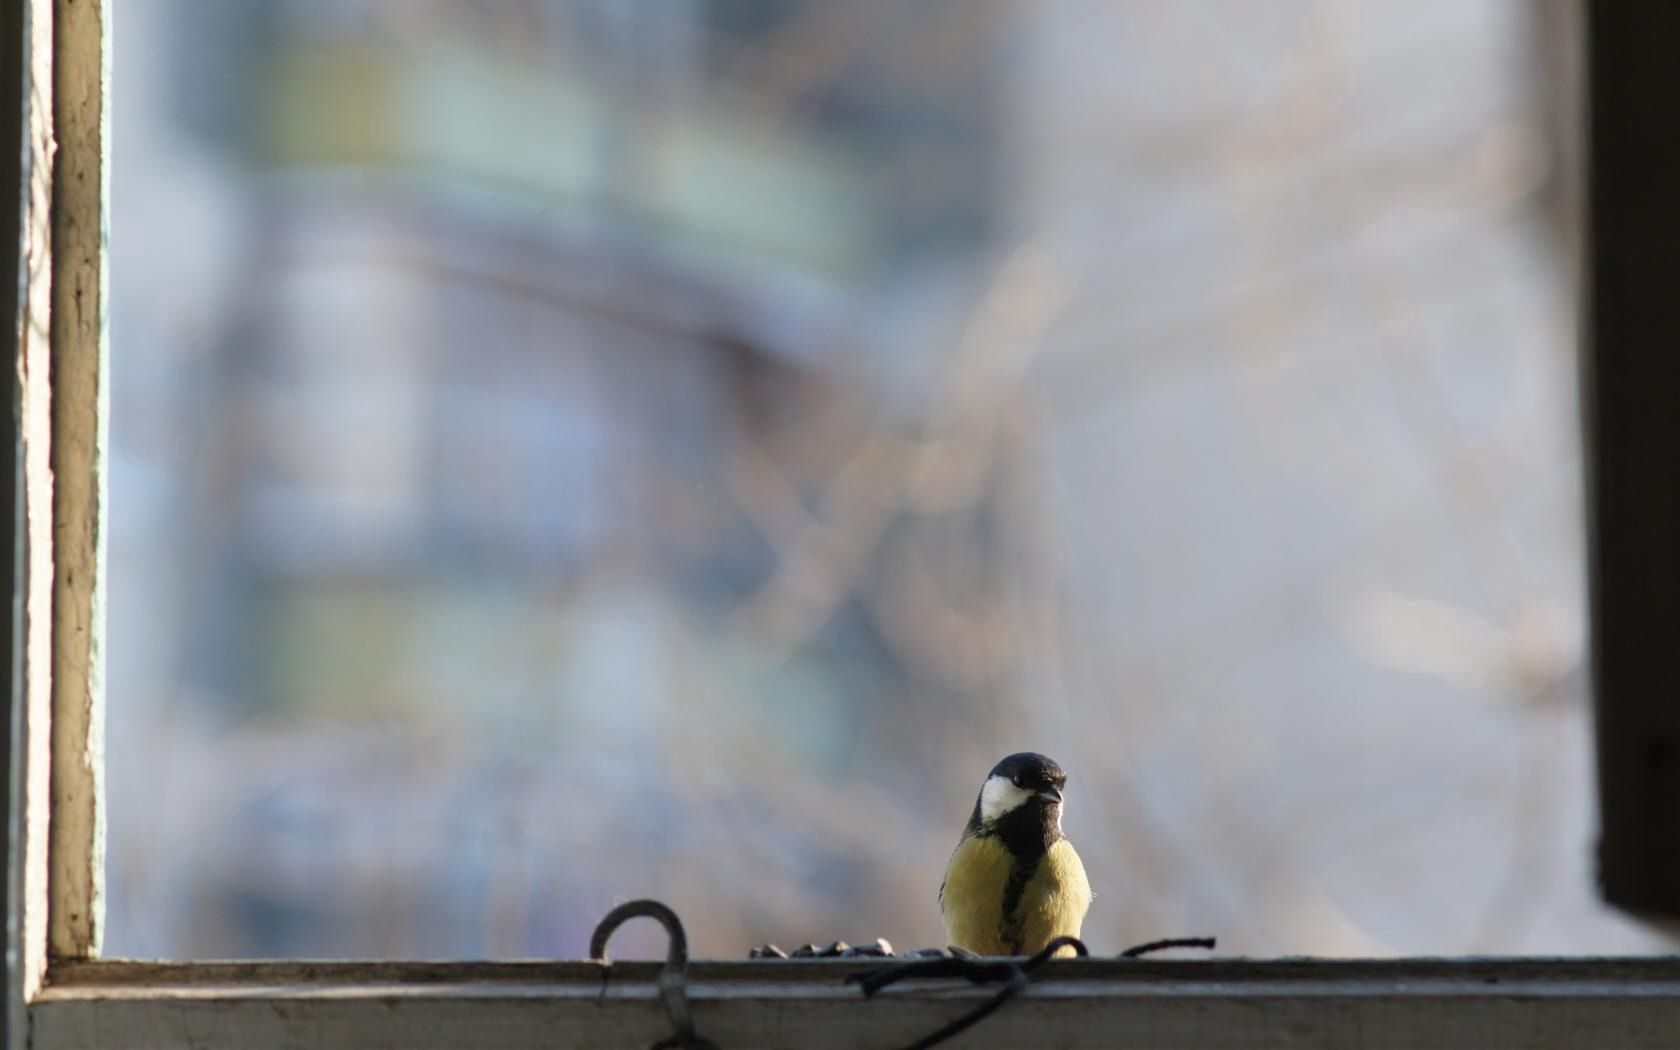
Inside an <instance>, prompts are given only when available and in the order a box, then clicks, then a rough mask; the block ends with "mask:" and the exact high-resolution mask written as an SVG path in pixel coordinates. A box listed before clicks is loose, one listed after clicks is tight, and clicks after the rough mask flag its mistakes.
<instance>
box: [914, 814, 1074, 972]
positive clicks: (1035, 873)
mask: <svg viewBox="0 0 1680 1050" xmlns="http://www.w3.org/2000/svg"><path fill="white" fill-rule="evenodd" d="M1021 863H1025V864H1029V865H1031V867H1032V870H1031V871H1030V873H1028V874H1027V878H1026V882H1025V885H1024V886H1023V887H1022V889H1021V891H1020V896H1019V898H1018V899H1017V900H1016V902H1015V904H1014V907H1012V908H1011V909H1010V910H1009V912H1008V913H1007V914H1006V913H1005V911H1004V907H1005V897H1006V896H1007V895H1008V890H1009V884H1010V879H1011V876H1012V875H1014V874H1015V870H1016V866H1017V864H1021ZM939 905H940V910H941V911H942V912H943V913H944V916H945V939H946V941H947V942H948V943H950V944H954V945H956V946H958V947H961V948H967V949H968V950H969V951H972V952H977V953H979V954H981V955H1016V954H1019V955H1032V954H1034V953H1036V952H1038V951H1039V950H1040V949H1042V948H1043V947H1044V946H1045V945H1046V944H1048V943H1049V942H1050V941H1051V940H1052V939H1053V938H1056V937H1061V936H1069V937H1077V936H1079V931H1080V928H1081V927H1082V926H1083V925H1084V921H1085V912H1086V911H1087V910H1088V909H1089V908H1090V906H1091V884H1090V882H1089V881H1088V880H1087V879H1086V877H1085V866H1084V865H1083V864H1081V863H1080V861H1079V854H1078V853H1076V852H1074V848H1073V844H1072V843H1071V842H1068V841H1067V840H1066V839H1061V840H1059V841H1057V842H1055V843H1052V844H1051V846H1050V848H1049V850H1048V851H1046V852H1045V854H1044V855H1043V856H1042V857H1040V858H1038V859H1037V860H1036V861H1027V862H1022V861H1018V860H1017V859H1016V857H1015V855H1014V854H1012V853H1010V852H1009V850H1008V849H1006V848H1005V847H1004V845H1003V843H1002V842H1000V841H999V840H998V839H997V838H995V837H980V836H967V837H965V838H964V839H963V840H962V841H961V842H959V843H958V844H957V849H956V852H954V853H952V854H951V861H950V863H949V864H947V865H946V868H945V884H944V886H943V887H942V888H941V890H940V892H939Z"/></svg>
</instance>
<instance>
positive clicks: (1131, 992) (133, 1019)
mask: <svg viewBox="0 0 1680 1050" xmlns="http://www.w3.org/2000/svg"><path fill="white" fill-rule="evenodd" d="M869 966H870V963H869V962H868V961H856V960H835V961H826V960H824V961H810V962H796V963H787V962H774V963H758V962H740V963H715V962H714V963H697V964H695V965H694V966H693V967H692V968H691V971H690V976H689V987H690V992H691V1002H692V1007H693V1012H694V1018H695V1024H696V1028H697V1030H698V1031H699V1033H700V1034H701V1035H703V1036H705V1037H706V1038H708V1039H711V1040H713V1041H714V1042H716V1043H717V1044H718V1045H719V1046H721V1047H726V1048H739V1047H765V1046H800V1047H811V1048H823V1047H876V1046H879V1047H893V1046H900V1045H903V1044H905V1043H907V1042H909V1041H910V1040H912V1039H914V1038H916V1037H918V1036H920V1035H923V1034H926V1033H927V1032H930V1031H932V1030H933V1029H935V1028H936V1027H938V1026H939V1025H941V1024H943V1023H945V1022H946V1021H949V1020H951V1019H952V1018H954V1017H956V1016H957V1015H959V1014H961V1013H963V1012H965V1011H966V1010H968V1009H970V1008H972V1007H973V1006H974V1005H975V1004H976V1003H978V1002H979V1001H980V999H982V998H983V997H985V996H987V995H989V994H991V993H990V991H989V990H988V989H984V988H974V987H971V986H968V985H958V984H953V983H949V982H938V983H932V982H920V983H918V984H915V985H906V986H904V987H903V988H895V989H891V990H889V991H887V992H885V993H883V994H882V995H881V996H880V997H879V998H877V999H875V1000H873V1001H864V1000H862V998H861V996H860V994H859V993H858V992H857V991H856V990H855V989H854V988H851V987H849V986H847V985H845V984H844V983H843V982H842V978H843V977H844V976H845V975H846V974H847V973H851V972H856V971H859V970H863V969H867V968H869ZM658 970H659V967H658V964H655V963H618V964H615V965H614V966H613V967H612V968H611V971H610V973H609V972H608V971H606V970H605V969H603V968H602V967H601V966H599V965H597V964H593V963H484V964H424V963H391V964H382V963H315V964H311V963H220V964H152V963H115V962H110V963H106V962H98V963H80V964H70V965H66V966H62V967H59V968H57V969H55V970H54V971H53V973H52V975H51V977H50V980H49V987H48V989H47V990H46V991H45V992H44V993H43V994H42V995H41V996H40V997H39V999H38V1000H37V1001H36V1002H35V1003H34V1004H33V1006H32V1010H31V1019H32V1028H33V1031H32V1039H31V1045H32V1046H33V1047H35V1048H36V1050H55V1048H70V1047H75V1048H84V1050H98V1048H101V1047H126V1048H147V1047H160V1048H161V1047H181V1046H195V1047H196V1046H216V1047H222V1046H227V1047H304V1046H311V1047H313V1046H344V1047H351V1046H355V1047H393V1048H394V1047H413V1048H419V1050H441V1048H446V1047H450V1048H453V1047H486V1048H497V1047H509V1048H511V1047H609V1046H610V1047H617V1046H648V1045H652V1044H653V1043H654V1042H656V1041H657V1040H659V1039H661V1038H663V1037H664V1036H665V1035H667V1034H668V1026H667V1025H666V1022H665V1017H664V1014H663V1012H662V1009H661V1007H660V1005H659V1002H658V1000H657V996H656V991H655V984H654V978H655V976H656V975H657V973H658ZM1677 1039H1680V960H1675V959H1643V960H1641V959H1628V960H1618V959H1576V960H1535V959H1521V960H1505V959H1483V960H1478V959H1471V960H1460V961H1438V960H1428V959H1422V960H1418V959H1413V960H1392V961H1336V962H1331V961H1314V960H1274V961H1264V962H1259V961H1247V960H1213V961H1184V962H1179V961H1172V962H1148V961H1117V960H1090V961H1067V962H1062V963H1057V964H1055V965H1054V966H1053V968H1052V970H1051V971H1049V973H1048V974H1047V975H1046V976H1044V977H1041V978H1039V979H1035V980H1034V982H1033V984H1032V986H1031V987H1030V988H1029V989H1028V991H1027V992H1026V993H1025V995H1024V996H1023V997H1022V998H1021V999H1019V1000H1017V1001H1016V1002H1013V1003H1010V1004H1008V1005H1006V1006H1005V1007H1004V1008H1003V1009H1002V1010H1001V1011H1000V1012H998V1013H997V1014H996V1015H994V1016H993V1017H991V1018H989V1019H987V1020H985V1021H983V1022H981V1024H979V1025H978V1026H976V1027H975V1028H973V1029H971V1030H970V1031H968V1032H966V1033H964V1034H963V1036H961V1037H959V1038H958V1039H956V1040H954V1041H953V1042H952V1043H950V1044H948V1045H950V1046H953V1047H999V1046H1025V1045H1032V1046H1057V1047H1099V1046H1100V1047H1152V1048H1174V1047H1181V1048H1191V1047H1195V1048H1237V1047H1245V1048H1246V1047H1282V1048H1288V1047H1337V1048H1353V1050H1357V1048H1374V1047H1412V1046H1416V1047H1429V1048H1432V1050H1441V1048H1454V1047H1462V1048H1471V1047H1474V1048H1477V1050H1488V1048H1496V1047H1536V1048H1548V1047H1558V1048H1565V1047H1567V1048H1571V1050H1573V1048H1577V1047H1585V1046H1605V1047H1608V1046H1614V1047H1620V1048H1641V1047H1653V1048H1654V1047H1673V1046H1675V1045H1676V1044H1677Z"/></svg>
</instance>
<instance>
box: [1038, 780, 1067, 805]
mask: <svg viewBox="0 0 1680 1050" xmlns="http://www.w3.org/2000/svg"><path fill="white" fill-rule="evenodd" d="M1038 797H1039V798H1047V799H1049V800H1050V801H1051V802H1060V801H1061V800H1062V789H1061V788H1059V787H1057V786H1056V785H1054V784H1050V785H1048V786H1046V787H1044V788H1041V789H1040V790H1039V792H1038Z"/></svg>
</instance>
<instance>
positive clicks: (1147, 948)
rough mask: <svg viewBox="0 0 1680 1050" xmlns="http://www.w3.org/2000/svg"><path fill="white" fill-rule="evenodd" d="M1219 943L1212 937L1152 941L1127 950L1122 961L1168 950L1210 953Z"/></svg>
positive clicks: (1169, 938)
mask: <svg viewBox="0 0 1680 1050" xmlns="http://www.w3.org/2000/svg"><path fill="white" fill-rule="evenodd" d="M1218 946H1219V942H1218V941H1217V940H1215V939H1214V938H1212V937H1168V938H1167V939H1166V940H1164V941H1150V942H1149V943H1148V944H1139V945H1136V946H1134V947H1131V948H1127V949H1126V950H1125V951H1123V952H1121V953H1120V958H1122V959H1136V958H1137V957H1138V956H1140V955H1148V954H1149V953H1150V952H1164V951H1166V950H1167V949H1168V948H1206V949H1207V950H1209V951H1212V950H1213V949H1215V948H1217V947H1218Z"/></svg>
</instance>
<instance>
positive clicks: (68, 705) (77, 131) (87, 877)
mask: <svg viewBox="0 0 1680 1050" xmlns="http://www.w3.org/2000/svg"><path fill="white" fill-rule="evenodd" d="M53 14H54V20H53V34H54V38H53V81H54V94H53V98H54V103H53V128H54V134H55V136H56V138H57V144H58V156H57V161H56V169H55V172H54V176H53V183H54V191H53V192H54V212H53V283H52V287H53V295H52V305H53V310H52V383H53V399H52V400H53V406H52V468H53V474H54V487H53V546H52V550H53V558H54V566H53V568H54V575H53V645H52V705H53V715H52V751H53V760H52V763H53V764H52V807H53V808H52V830H51V835H52V841H51V854H50V855H51V867H52V876H51V892H52V901H51V906H50V908H49V910H48V920H49V923H50V928H49V940H48V950H49V952H50V954H51V955H52V957H53V958H59V959H81V958H87V957H89V956H92V955H97V954H98V951H99V941H100V936H101V932H102V925H103V923H102V918H103V916H102V914H101V913H102V911H103V892H102V886H103V876H104V867H105V865H104V858H103V853H104V839H105V834H104V830H105V829H104V807H103V805H102V798H101V791H102V788H101V785H102V782H103V767H104V711H103V703H104V700H103V695H102V694H103V692H104V683H103V673H102V667H103V655H102V652H101V647H102V643H103V635H104V620H105V530H104V520H103V519H104V509H105V468H104V462H103V457H104V449H105V444H106V425H105V420H106V411H105V409H106V367H105V362H106V265H105V240H106V224H107V219H106V217H107V214H108V208H107V203H108V200H109V193H108V192H107V182H108V177H107V176H108V171H107V169H108V165H107V163H106V156H107V142H108V126H109V111H110V105H109V97H108V96H109V89H108V85H109V82H110V77H109V75H108V74H109V46H108V45H109V33H108V23H109V20H108V19H107V18H106V8H105V3H104V0H55V2H54V4H53Z"/></svg>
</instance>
